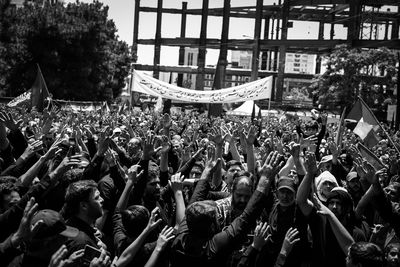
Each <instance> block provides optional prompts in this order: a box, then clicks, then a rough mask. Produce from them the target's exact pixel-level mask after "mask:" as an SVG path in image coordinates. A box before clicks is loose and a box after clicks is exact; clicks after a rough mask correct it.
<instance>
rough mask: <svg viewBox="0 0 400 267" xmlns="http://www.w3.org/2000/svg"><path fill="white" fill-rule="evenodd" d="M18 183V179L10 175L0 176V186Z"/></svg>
mask: <svg viewBox="0 0 400 267" xmlns="http://www.w3.org/2000/svg"><path fill="white" fill-rule="evenodd" d="M17 181H18V179H17V178H16V177H14V176H11V175H4V176H0V184H3V183H13V184H15V183H16V182H17Z"/></svg>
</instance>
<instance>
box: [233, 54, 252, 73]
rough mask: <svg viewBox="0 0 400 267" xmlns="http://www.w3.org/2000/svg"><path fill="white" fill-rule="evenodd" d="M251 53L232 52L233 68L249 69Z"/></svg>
mask: <svg viewBox="0 0 400 267" xmlns="http://www.w3.org/2000/svg"><path fill="white" fill-rule="evenodd" d="M252 57H253V52H252V51H232V57H231V62H232V66H233V67H239V68H241V69H251V59H252Z"/></svg>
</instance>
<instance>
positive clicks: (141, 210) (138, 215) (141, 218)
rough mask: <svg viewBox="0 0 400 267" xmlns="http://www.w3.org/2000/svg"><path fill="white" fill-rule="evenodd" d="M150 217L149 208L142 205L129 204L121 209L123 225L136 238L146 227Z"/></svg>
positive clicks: (130, 235)
mask: <svg viewBox="0 0 400 267" xmlns="http://www.w3.org/2000/svg"><path fill="white" fill-rule="evenodd" d="M149 218H150V212H149V210H148V209H147V208H146V207H144V206H140V205H132V206H129V207H128V208H127V209H126V210H123V211H121V219H122V225H123V226H124V228H125V231H126V233H127V234H128V236H129V237H130V238H132V239H133V238H136V237H138V236H139V235H140V233H141V232H142V231H143V230H144V228H145V227H146V225H147V223H148V221H149Z"/></svg>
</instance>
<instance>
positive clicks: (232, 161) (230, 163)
mask: <svg viewBox="0 0 400 267" xmlns="http://www.w3.org/2000/svg"><path fill="white" fill-rule="evenodd" d="M232 166H239V167H240V168H241V169H242V170H243V165H242V163H241V162H240V161H238V160H230V161H228V162H227V163H226V164H225V169H226V170H229V168H230V167H232Z"/></svg>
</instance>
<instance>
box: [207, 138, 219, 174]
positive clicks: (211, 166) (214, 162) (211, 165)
mask: <svg viewBox="0 0 400 267" xmlns="http://www.w3.org/2000/svg"><path fill="white" fill-rule="evenodd" d="M216 157H217V156H216V153H215V147H214V146H211V145H210V146H209V147H208V149H207V160H206V165H205V168H204V171H206V172H208V173H213V172H214V171H215V170H216V169H217V167H218V166H219V163H220V161H221V159H219V158H218V159H217V158H216Z"/></svg>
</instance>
